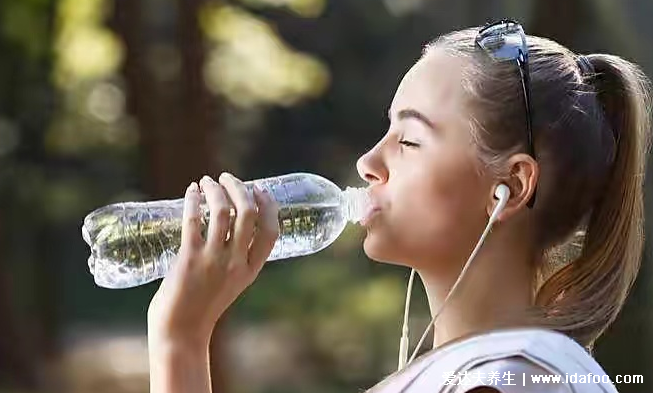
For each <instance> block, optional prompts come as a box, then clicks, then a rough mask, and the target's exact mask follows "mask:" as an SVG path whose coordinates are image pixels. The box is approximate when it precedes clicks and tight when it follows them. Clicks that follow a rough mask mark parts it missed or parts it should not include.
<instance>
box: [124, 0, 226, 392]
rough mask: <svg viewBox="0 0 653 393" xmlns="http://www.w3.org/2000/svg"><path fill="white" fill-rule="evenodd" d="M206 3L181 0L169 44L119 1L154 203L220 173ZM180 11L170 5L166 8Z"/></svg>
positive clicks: (133, 107)
mask: <svg viewBox="0 0 653 393" xmlns="http://www.w3.org/2000/svg"><path fill="white" fill-rule="evenodd" d="M203 3H204V1H203V0H183V1H179V2H178V3H177V4H176V9H177V11H178V13H177V19H176V25H175V26H170V27H171V28H172V29H173V30H174V31H175V32H176V33H175V37H174V39H173V40H165V39H166V37H153V38H149V39H148V38H147V37H151V36H152V34H153V31H154V29H152V28H151V27H149V26H148V24H147V23H146V21H145V16H146V15H145V14H144V10H143V8H142V2H139V1H117V2H115V7H116V8H115V15H114V25H115V30H116V31H117V32H118V34H119V35H120V36H121V37H122V39H123V42H124V44H125V48H126V58H125V64H124V68H123V74H124V77H125V81H126V87H127V102H128V110H129V112H130V113H131V115H132V116H134V117H135V119H136V120H137V123H138V127H139V130H140V136H141V143H140V149H141V152H142V165H143V173H144V185H145V190H146V191H147V192H148V194H149V195H150V196H151V197H152V198H170V197H181V196H182V195H183V193H184V190H185V188H186V186H187V185H188V184H189V183H190V182H191V181H193V180H199V179H200V178H201V176H202V175H204V174H212V175H215V174H216V173H217V168H216V166H217V165H216V164H215V162H216V160H214V159H213V158H212V156H211V146H213V141H214V140H215V138H216V136H217V134H218V115H219V112H218V109H219V108H218V105H217V100H216V99H215V98H214V97H212V96H211V94H210V93H209V92H208V90H207V89H206V85H205V83H204V78H203V67H204V59H205V45H204V39H203V36H202V32H201V30H200V27H199V23H198V13H199V10H200V7H201V6H202V5H203ZM162 6H163V5H162ZM173 6H174V4H165V7H173ZM159 11H160V9H159ZM151 12H156V11H151ZM147 16H148V17H151V15H147ZM167 27H168V26H166V28H167ZM155 43H156V44H158V46H159V48H160V47H161V45H164V46H166V47H167V48H168V49H167V53H169V56H171V57H170V58H167V60H168V61H172V62H176V61H177V60H178V64H179V67H178V69H175V66H173V67H172V69H171V70H172V71H171V74H167V76H166V77H165V78H161V77H160V76H159V77H157V75H160V74H158V73H157V72H156V70H155V68H156V67H157V60H156V58H152V57H151V56H153V55H154V54H155V52H153V50H154V44H155ZM176 56H178V57H176ZM153 59H154V61H153ZM159 60H160V59H159ZM218 325H221V324H220V323H219V324H218ZM221 331H222V329H220V328H219V326H218V328H216V329H215V331H214V334H213V337H212V340H211V359H212V362H211V369H212V375H211V378H212V383H213V391H214V392H225V391H226V379H225V375H224V372H223V369H222V367H220V365H222V364H224V363H223V362H221V361H219V358H220V357H221V353H222V345H221V342H222V334H221Z"/></svg>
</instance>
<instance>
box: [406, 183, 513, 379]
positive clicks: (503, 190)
mask: <svg viewBox="0 0 653 393" xmlns="http://www.w3.org/2000/svg"><path fill="white" fill-rule="evenodd" d="M494 197H495V198H497V199H498V200H499V202H497V205H496V206H495V207H494V209H493V210H492V214H491V215H490V219H489V220H488V223H487V226H486V227H485V230H484V231H483V234H482V235H481V238H480V239H479V240H478V243H476V247H474V251H472V254H471V255H470V256H469V258H468V259H467V262H466V263H465V266H463V269H462V271H461V272H460V274H459V275H458V279H457V280H456V282H455V283H454V284H453V286H452V287H451V290H450V291H449V293H448V294H447V297H446V298H445V299H444V302H442V305H441V306H440V309H439V310H438V311H437V312H436V313H435V315H433V319H431V322H429V324H428V326H427V327H426V330H425V331H424V334H422V337H421V338H420V339H419V342H418V343H417V347H416V348H415V351H414V352H413V355H412V356H411V357H410V360H408V363H410V362H412V361H413V360H414V359H415V356H417V352H418V351H419V350H420V348H421V347H422V344H423V343H424V340H425V339H426V336H427V334H428V333H429V331H430V330H431V328H432V327H433V325H434V324H435V320H436V319H437V318H438V316H439V315H440V313H441V312H442V310H443V309H444V306H445V305H446V304H447V301H448V300H449V298H450V297H451V294H452V293H453V292H454V291H455V290H456V287H457V286H458V284H459V283H460V281H461V280H462V278H463V275H464V274H465V271H467V268H469V265H470V264H471V262H472V260H474V258H475V257H476V254H477V253H478V250H480V248H481V246H482V245H483V242H484V241H485V237H486V236H487V234H488V233H489V232H490V229H492V225H494V223H495V222H496V220H497V218H498V217H499V214H501V212H502V211H503V209H504V208H505V207H506V204H508V199H510V188H508V186H507V185H505V184H503V183H501V184H499V185H498V186H497V188H496V190H494ZM414 278H415V269H412V271H411V272H410V278H409V279H408V288H407V291H406V307H405V309H404V323H403V326H402V328H401V339H400V340H399V365H398V369H399V370H401V369H402V368H404V367H405V366H406V364H407V359H408V346H409V340H408V314H409V310H410V295H411V293H412V291H413V280H414Z"/></svg>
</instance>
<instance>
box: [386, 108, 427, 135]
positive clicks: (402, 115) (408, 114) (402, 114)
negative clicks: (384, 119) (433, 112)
mask: <svg viewBox="0 0 653 393" xmlns="http://www.w3.org/2000/svg"><path fill="white" fill-rule="evenodd" d="M388 118H392V112H391V111H388ZM397 118H398V119H399V120H405V119H411V118H412V119H416V120H418V121H420V122H422V123H424V124H425V125H426V126H427V127H429V128H430V129H432V130H435V129H436V127H435V124H434V123H433V122H432V121H431V120H429V118H428V117H426V115H424V114H423V113H421V112H418V111H417V110H415V109H411V108H408V109H402V110H400V111H399V112H398V113H397Z"/></svg>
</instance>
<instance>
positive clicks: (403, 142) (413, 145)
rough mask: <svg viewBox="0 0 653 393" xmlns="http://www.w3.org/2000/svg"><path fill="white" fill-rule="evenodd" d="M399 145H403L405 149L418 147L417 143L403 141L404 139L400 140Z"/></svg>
mask: <svg viewBox="0 0 653 393" xmlns="http://www.w3.org/2000/svg"><path fill="white" fill-rule="evenodd" d="M399 144H400V145H404V146H406V147H419V143H415V142H411V141H407V140H405V139H402V140H400V141H399Z"/></svg>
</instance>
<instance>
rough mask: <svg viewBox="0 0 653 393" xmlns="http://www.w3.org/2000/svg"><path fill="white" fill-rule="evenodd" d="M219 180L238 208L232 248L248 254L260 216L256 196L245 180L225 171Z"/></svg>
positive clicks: (242, 253)
mask: <svg viewBox="0 0 653 393" xmlns="http://www.w3.org/2000/svg"><path fill="white" fill-rule="evenodd" d="M219 181H220V184H222V185H223V186H224V188H225V189H226V190H227V194H228V195H229V197H230V198H231V200H232V202H233V203H234V206H235V208H236V220H235V222H234V230H233V233H232V235H233V236H232V237H231V240H230V241H231V243H232V247H233V248H232V249H233V251H234V252H237V253H240V254H241V255H243V256H246V255H247V249H248V247H249V243H250V242H251V241H252V236H253V234H254V227H255V225H256V219H257V216H258V213H257V211H256V203H255V202H254V198H252V197H251V196H250V193H249V192H247V189H246V188H245V185H244V184H243V182H241V181H240V180H238V179H236V178H235V177H234V176H232V175H230V174H228V173H223V174H222V175H220V179H219Z"/></svg>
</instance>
